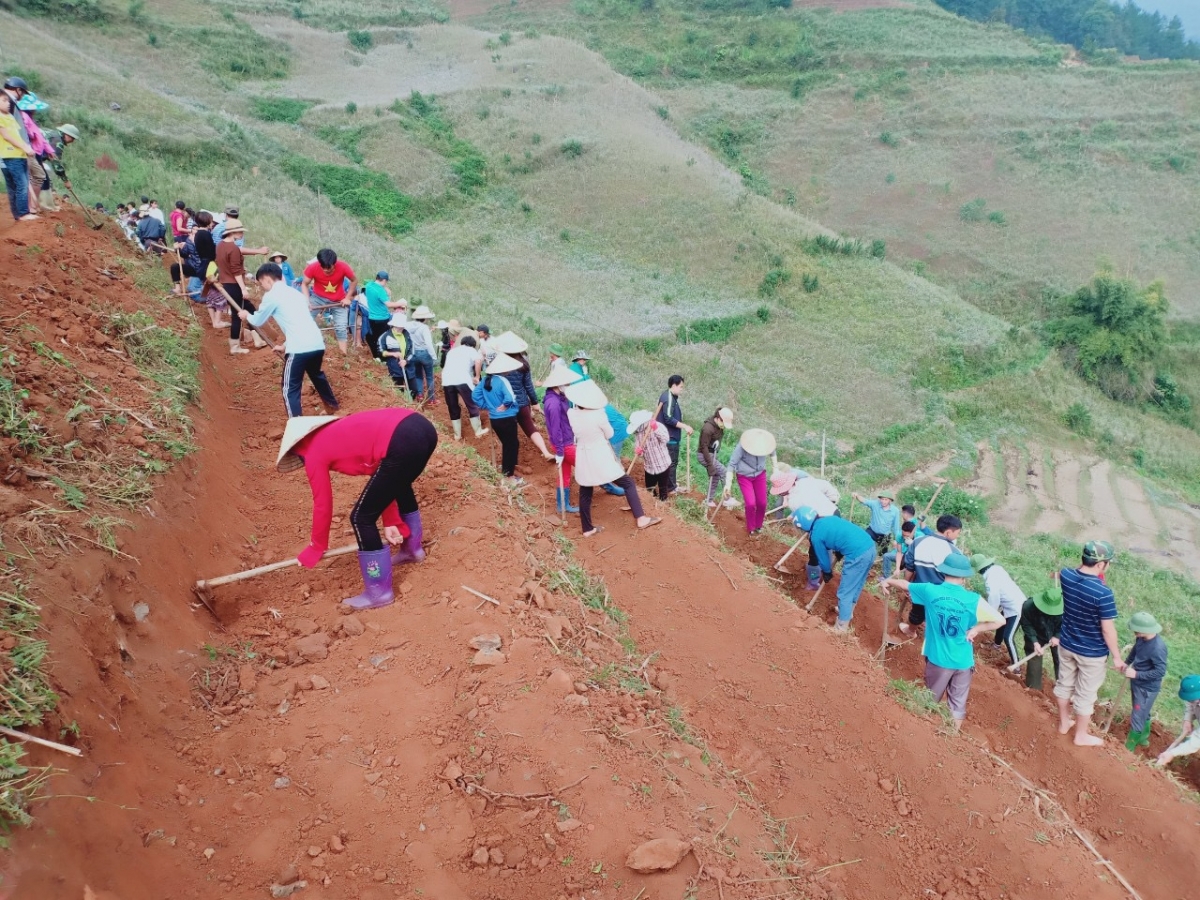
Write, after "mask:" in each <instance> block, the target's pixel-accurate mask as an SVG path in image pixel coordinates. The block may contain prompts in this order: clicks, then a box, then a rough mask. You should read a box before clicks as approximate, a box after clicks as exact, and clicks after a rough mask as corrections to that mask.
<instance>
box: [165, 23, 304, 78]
mask: <svg viewBox="0 0 1200 900" xmlns="http://www.w3.org/2000/svg"><path fill="white" fill-rule="evenodd" d="M180 36H181V37H183V38H184V40H185V42H186V43H187V44H188V45H189V46H192V47H202V48H203V49H204V56H203V59H202V60H201V61H202V62H203V63H204V68H205V69H207V70H208V71H209V72H212V73H213V74H217V75H227V76H229V77H231V78H236V79H239V80H242V81H252V80H253V81H260V80H265V79H271V78H287V76H288V69H289V67H290V66H291V61H292V57H291V48H290V47H289V46H288V45H287V44H285V43H284V42H283V41H279V40H276V39H274V38H268V37H264V36H263V35H261V34H259V33H258V32H256V31H253V30H251V29H249V28H240V27H234V28H194V29H188V30H186V31H185V30H182V29H181V31H180Z"/></svg>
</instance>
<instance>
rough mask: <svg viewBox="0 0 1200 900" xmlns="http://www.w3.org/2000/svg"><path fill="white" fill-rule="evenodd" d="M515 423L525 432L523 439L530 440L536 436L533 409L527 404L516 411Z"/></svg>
mask: <svg viewBox="0 0 1200 900" xmlns="http://www.w3.org/2000/svg"><path fill="white" fill-rule="evenodd" d="M517 423H518V424H519V425H520V426H521V430H522V431H523V432H525V437H527V438H531V437H533V436H534V435H535V434H537V426H536V425H534V424H533V407H532V406H530V405H529V404H528V403H526V404H525V405H524V406H522V407H521V408H520V409H519V410H517Z"/></svg>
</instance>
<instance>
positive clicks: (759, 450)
mask: <svg viewBox="0 0 1200 900" xmlns="http://www.w3.org/2000/svg"><path fill="white" fill-rule="evenodd" d="M741 443H742V447H743V448H744V449H745V451H746V452H747V453H749V454H750V455H751V456H770V455H771V454H772V453H774V452H775V435H773V434H771V432H769V431H767V430H766V429H765V428H747V429H746V430H745V431H743V432H742V442H741Z"/></svg>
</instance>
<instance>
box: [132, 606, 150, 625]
mask: <svg viewBox="0 0 1200 900" xmlns="http://www.w3.org/2000/svg"><path fill="white" fill-rule="evenodd" d="M148 615H150V604H149V603H135V604H133V618H134V619H136V620H137V621H138V622H144V621H146V617H147V616H148Z"/></svg>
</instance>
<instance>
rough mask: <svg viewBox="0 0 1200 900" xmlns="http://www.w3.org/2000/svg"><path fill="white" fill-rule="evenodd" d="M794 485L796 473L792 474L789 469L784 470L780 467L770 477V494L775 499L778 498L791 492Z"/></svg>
mask: <svg viewBox="0 0 1200 900" xmlns="http://www.w3.org/2000/svg"><path fill="white" fill-rule="evenodd" d="M795 483H796V473H795V472H793V471H792V470H791V469H790V468H788V469H784V468H783V466H782V465H781V466H780V467H779V468H778V469H776V470H775V471H774V473H772V475H771V493H772V494H774V495H775V496H776V497H780V496H782V495H783V494H786V493H788V492H789V491H791V489H792V487H793V485H795Z"/></svg>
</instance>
